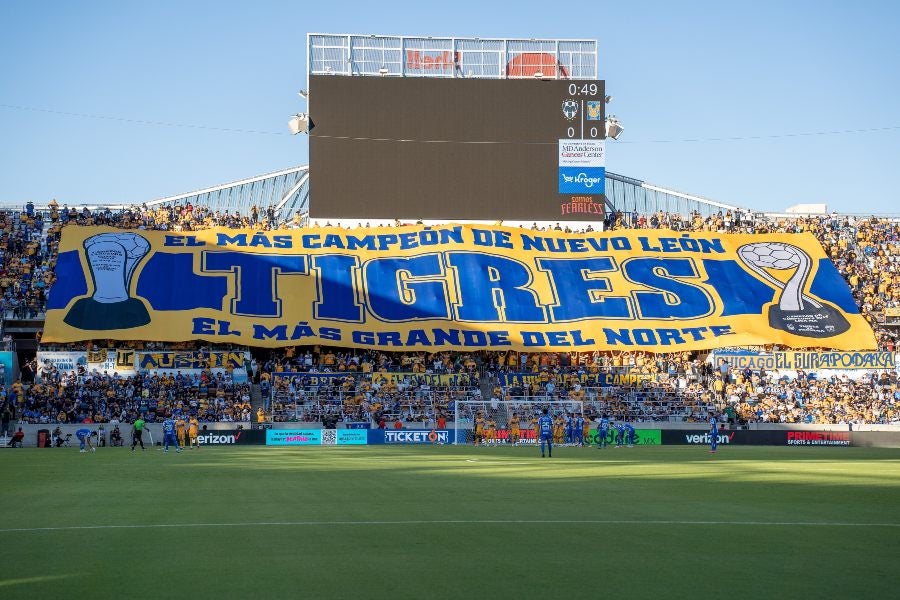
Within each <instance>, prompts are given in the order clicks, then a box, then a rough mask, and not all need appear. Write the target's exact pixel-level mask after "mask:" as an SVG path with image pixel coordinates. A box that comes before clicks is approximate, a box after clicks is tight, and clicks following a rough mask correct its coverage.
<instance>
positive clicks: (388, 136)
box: [309, 75, 606, 221]
mask: <svg viewBox="0 0 900 600" xmlns="http://www.w3.org/2000/svg"><path fill="white" fill-rule="evenodd" d="M309 86H310V105H309V110H310V117H311V119H312V122H313V124H314V129H313V130H312V131H311V132H310V148H309V153H310V169H311V170H312V172H313V173H314V176H313V178H312V180H311V184H310V192H311V193H310V208H309V210H310V216H311V217H313V218H332V219H340V218H346V219H350V218H352V219H357V218H358V219H394V218H400V219H425V220H452V219H460V220H498V219H505V220H512V221H516V220H517V221H596V220H602V219H603V217H604V206H605V196H604V183H605V146H604V144H605V137H606V131H605V120H606V115H605V97H606V96H605V87H604V82H603V81H599V80H564V79H547V80H541V79H536V78H531V79H505V80H503V79H476V78H472V79H465V78H464V79H459V78H447V79H441V78H424V77H360V76H350V77H344V76H328V75H312V76H310V84H309Z"/></svg>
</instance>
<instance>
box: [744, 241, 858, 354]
mask: <svg viewBox="0 0 900 600" xmlns="http://www.w3.org/2000/svg"><path fill="white" fill-rule="evenodd" d="M738 256H739V257H740V259H741V260H742V261H743V262H744V264H746V265H747V266H748V267H750V269H751V270H752V271H753V272H754V273H756V274H757V275H759V276H760V277H761V278H763V279H764V280H765V281H767V282H768V283H770V284H772V285H773V286H775V287H776V288H778V289H780V290H781V296H779V297H778V298H777V303H776V304H775V305H773V306H770V307H769V326H770V327H772V328H773V329H780V330H782V331H787V332H789V333H793V334H796V335H802V336H804V337H813V338H825V337H832V336H835V335H839V334H841V333H844V332H845V331H847V330H848V329H850V323H849V322H848V321H847V319H846V318H845V317H844V315H842V314H841V313H840V311H838V310H837V309H835V308H834V307H833V306H829V305H828V304H825V303H823V302H820V301H819V300H816V299H814V298H812V297H810V296H809V295H808V294H807V293H806V292H804V290H805V289H806V284H807V282H808V281H809V278H810V274H811V272H812V258H811V257H810V256H809V255H808V254H807V253H806V252H804V251H803V250H802V249H800V248H798V247H797V246H792V245H791V244H784V243H782V242H755V243H753V244H745V245H743V246H741V247H740V248H738ZM791 269H793V270H794V273H793V274H792V275H791V276H790V277H789V278H788V280H787V281H786V282H782V281H781V280H780V279H778V278H777V277H775V276H774V275H772V274H771V273H770V272H769V270H773V271H787V270H791Z"/></svg>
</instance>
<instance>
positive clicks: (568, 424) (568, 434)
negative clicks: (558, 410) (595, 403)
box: [563, 413, 575, 446]
mask: <svg viewBox="0 0 900 600" xmlns="http://www.w3.org/2000/svg"><path fill="white" fill-rule="evenodd" d="M573 426H574V421H573V419H572V413H566V419H565V428H564V430H563V431H564V433H563V435H564V436H565V440H566V446H570V445H571V444H572V443H573V442H574V441H575V437H574V435H573V433H574V430H573Z"/></svg>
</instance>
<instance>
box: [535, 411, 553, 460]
mask: <svg viewBox="0 0 900 600" xmlns="http://www.w3.org/2000/svg"><path fill="white" fill-rule="evenodd" d="M547 412H548V411H547V409H546V408H545V409H544V414H542V415H541V417H540V418H539V419H538V435H539V436H540V444H541V458H544V443H545V442H546V444H547V453H548V454H549V455H550V458H553V419H552V418H551V417H550V415H548V414H547Z"/></svg>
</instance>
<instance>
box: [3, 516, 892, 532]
mask: <svg viewBox="0 0 900 600" xmlns="http://www.w3.org/2000/svg"><path fill="white" fill-rule="evenodd" d="M334 525H344V526H351V527H352V526H370V525H374V526H379V525H663V526H665V525H732V526H750V527H892V528H900V523H849V522H837V521H675V520H652V519H651V520H638V519H457V520H453V519H436V520H430V519H429V520H424V519H423V520H404V521H259V522H248V523H147V524H129V525H65V526H61V527H14V528H8V529H0V534H2V533H33V532H40V531H86V530H95V529H97V530H101V529H176V528H179V527H210V528H212V527H317V526H334Z"/></svg>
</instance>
